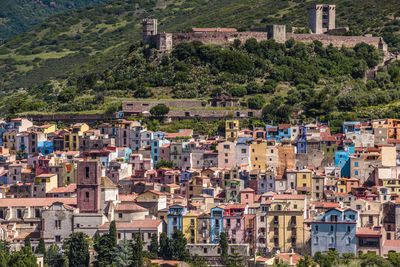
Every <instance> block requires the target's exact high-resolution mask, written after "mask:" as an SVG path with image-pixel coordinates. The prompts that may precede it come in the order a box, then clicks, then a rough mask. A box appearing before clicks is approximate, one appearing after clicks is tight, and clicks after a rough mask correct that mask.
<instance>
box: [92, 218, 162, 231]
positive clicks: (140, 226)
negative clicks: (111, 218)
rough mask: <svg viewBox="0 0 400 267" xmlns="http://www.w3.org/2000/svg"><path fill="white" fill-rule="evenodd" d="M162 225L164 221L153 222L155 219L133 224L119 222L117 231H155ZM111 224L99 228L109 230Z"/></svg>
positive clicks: (132, 222) (137, 221) (133, 222)
mask: <svg viewBox="0 0 400 267" xmlns="http://www.w3.org/2000/svg"><path fill="white" fill-rule="evenodd" d="M161 223H162V220H159V219H157V220H153V219H145V220H134V221H131V222H117V223H116V226H117V230H118V229H138V230H140V229H143V230H144V229H154V228H157V227H158V226H159V225H160V224H161ZM109 228H110V223H105V224H103V225H102V226H100V227H99V229H109Z"/></svg>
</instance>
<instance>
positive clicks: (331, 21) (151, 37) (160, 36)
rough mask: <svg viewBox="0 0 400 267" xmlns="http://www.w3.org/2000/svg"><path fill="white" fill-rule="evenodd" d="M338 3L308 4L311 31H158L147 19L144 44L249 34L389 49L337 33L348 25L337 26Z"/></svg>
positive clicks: (166, 45) (163, 47) (167, 45)
mask: <svg viewBox="0 0 400 267" xmlns="http://www.w3.org/2000/svg"><path fill="white" fill-rule="evenodd" d="M335 16H336V7H335V5H323V4H321V5H311V6H310V7H309V23H308V24H309V27H310V29H311V31H312V34H296V33H287V32H286V25H270V26H268V27H267V28H266V29H265V30H259V31H249V32H238V31H237V30H236V29H234V28H193V29H192V31H191V32H185V33H158V30H157V19H144V20H143V21H142V25H143V44H145V45H146V44H150V45H152V46H154V47H156V48H157V49H158V50H160V51H164V52H168V51H171V50H172V49H173V47H174V46H175V45H177V44H179V43H181V42H193V41H199V42H201V43H203V44H219V45H222V44H226V43H230V42H233V41H234V40H235V39H239V40H240V41H242V43H243V42H245V41H246V40H248V39H250V38H255V39H256V40H257V41H262V40H267V39H271V38H273V39H275V41H277V42H281V43H283V42H285V41H287V40H289V39H290V38H293V39H294V40H295V41H298V42H306V43H307V42H312V41H314V40H318V41H320V42H321V43H322V44H323V45H325V46H326V45H330V44H332V45H333V46H336V47H341V46H346V47H353V46H355V45H356V44H357V43H361V42H364V43H367V44H370V45H373V46H375V47H376V48H377V49H380V50H383V51H387V45H386V43H385V42H384V41H383V39H382V38H381V37H372V35H366V36H340V35H332V34H334V33H338V32H339V33H340V32H345V31H346V29H345V28H341V29H336V28H335Z"/></svg>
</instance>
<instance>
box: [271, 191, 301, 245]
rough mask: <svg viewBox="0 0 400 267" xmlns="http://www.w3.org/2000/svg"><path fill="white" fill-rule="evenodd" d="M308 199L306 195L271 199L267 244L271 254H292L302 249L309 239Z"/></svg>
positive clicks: (288, 195)
mask: <svg viewBox="0 0 400 267" xmlns="http://www.w3.org/2000/svg"><path fill="white" fill-rule="evenodd" d="M306 206H307V199H306V196H305V195H290V194H282V195H275V196H273V197H272V199H271V204H270V206H269V210H268V212H267V214H268V224H267V225H268V230H267V234H268V236H267V242H268V248H269V250H270V252H276V251H278V250H279V251H280V252H291V250H292V249H296V248H302V247H303V246H304V242H305V240H306V239H307V231H305V229H304V218H305V217H306Z"/></svg>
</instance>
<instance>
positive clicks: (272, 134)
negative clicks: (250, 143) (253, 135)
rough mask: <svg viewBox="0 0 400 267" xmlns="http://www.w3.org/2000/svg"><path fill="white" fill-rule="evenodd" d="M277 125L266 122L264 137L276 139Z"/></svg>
mask: <svg viewBox="0 0 400 267" xmlns="http://www.w3.org/2000/svg"><path fill="white" fill-rule="evenodd" d="M278 130H279V129H278V126H273V125H269V124H267V125H266V126H265V131H266V134H265V139H267V140H276V139H277V138H278Z"/></svg>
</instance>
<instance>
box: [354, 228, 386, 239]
mask: <svg viewBox="0 0 400 267" xmlns="http://www.w3.org/2000/svg"><path fill="white" fill-rule="evenodd" d="M356 236H365V237H368V236H382V233H381V232H380V231H376V230H374V229H371V228H368V227H360V228H358V229H357V234H356Z"/></svg>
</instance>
